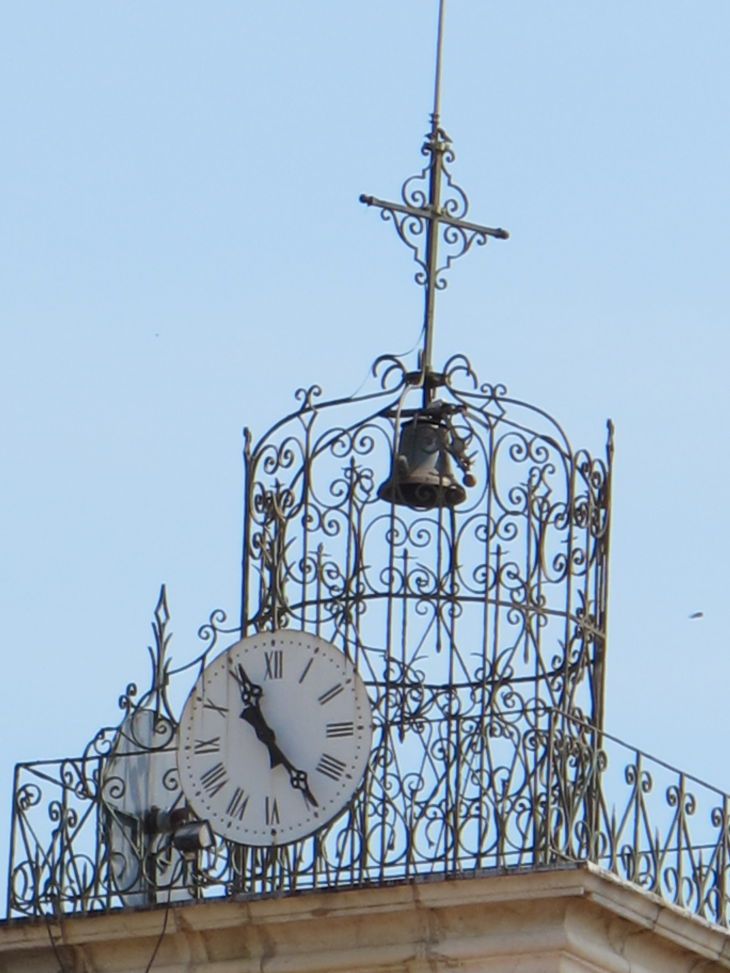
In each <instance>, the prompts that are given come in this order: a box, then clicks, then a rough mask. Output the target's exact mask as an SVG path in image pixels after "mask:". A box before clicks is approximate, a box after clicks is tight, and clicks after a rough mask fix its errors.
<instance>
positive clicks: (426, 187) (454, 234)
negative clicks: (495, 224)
mask: <svg viewBox="0 0 730 973" xmlns="http://www.w3.org/2000/svg"><path fill="white" fill-rule="evenodd" d="M444 5H445V0H440V3H439V18H438V40H437V45H436V81H435V86H434V98H433V112H432V113H431V129H430V131H429V132H428V134H427V135H426V141H425V142H424V143H423V147H422V149H421V153H422V154H423V155H424V156H426V157H427V158H428V163H427V165H426V166H425V167H424V168H423V170H422V171H421V172H420V173H418V175H415V176H411V177H410V178H409V179H406V181H405V182H404V183H403V187H402V189H401V199H402V202H400V203H391V202H387V201H386V200H382V199H378V198H377V197H376V196H366V195H365V194H363V195H362V196H360V202H361V203H365V204H366V205H367V206H376V207H378V209H380V211H381V214H380V215H381V216H382V218H383V219H384V220H392V221H393V225H394V226H395V229H396V231H397V233H398V236H399V237H400V238H401V240H402V241H403V242H404V243H405V244H406V246H408V247H410V249H411V250H412V251H413V259H414V260H415V261H416V263H417V264H418V265H419V268H420V269H419V270H418V271H417V272H416V283H417V284H421V285H422V286H423V287H424V288H425V291H426V295H425V296H426V301H425V314H424V323H423V350H422V354H421V362H420V369H421V376H422V380H423V388H424V404H427V403H428V401H429V400H430V397H431V394H432V390H431V387H430V385H429V383H428V382H427V381H426V375H427V373H429V372H431V371H432V368H431V358H432V349H433V322H434V305H435V302H436V291H440V290H443V289H444V288H445V287H446V284H447V282H446V279H445V277H444V274H445V273H446V271H447V270H448V269H449V268H450V267H451V264H452V263H453V262H454V260H457V259H458V258H459V257H462V256H463V255H464V254H465V253H466V252H467V250H469V249H470V247H471V245H472V244H473V243H474V242H476V244H477V245H478V246H484V244H485V243H486V242H487V238H488V237H490V236H491V237H496V238H497V239H498V240H506V239H507V237H508V236H509V233H507V231H506V230H502V229H492V228H491V227H488V226H481V225H480V224H478V223H470V222H468V221H467V220H466V219H465V218H464V217H465V216H466V214H467V212H468V210H469V200H468V199H467V196H466V193H465V192H464V190H463V189H461V187H460V186H457V184H456V183H455V182H454V181H453V180H452V178H451V174H450V172H449V170H448V169H447V168H446V163H447V162H448V163H451V162H453V161H454V159H455V158H456V156H455V154H454V151H453V149H452V148H451V139H450V138H449V137H448V135H447V134H446V132H444V130H443V129H442V128H441V126H440V101H441V50H442V43H443V23H444ZM424 240H425V245H424ZM439 243H441V244H442V245H443V246H444V247H445V248H447V249H446V254H445V260H444V261H443V263H441V264H440V265H439Z"/></svg>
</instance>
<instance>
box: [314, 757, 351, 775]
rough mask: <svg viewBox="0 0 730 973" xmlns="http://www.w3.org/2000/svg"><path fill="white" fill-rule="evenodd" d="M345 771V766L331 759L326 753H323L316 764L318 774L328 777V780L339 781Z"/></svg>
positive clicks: (339, 761)
mask: <svg viewBox="0 0 730 973" xmlns="http://www.w3.org/2000/svg"><path fill="white" fill-rule="evenodd" d="M346 769H347V764H344V763H343V762H342V761H341V760H338V759H337V758H336V757H331V756H330V755H329V754H328V753H323V754H322V756H321V757H320V758H319V763H318V764H317V770H318V771H319V773H320V774H324V776H325V777H329V778H330V780H340V778H341V777H342V775H343V774H344V772H345V770H346Z"/></svg>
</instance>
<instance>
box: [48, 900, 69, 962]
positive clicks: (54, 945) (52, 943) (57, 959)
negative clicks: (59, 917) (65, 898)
mask: <svg viewBox="0 0 730 973" xmlns="http://www.w3.org/2000/svg"><path fill="white" fill-rule="evenodd" d="M43 918H44V919H45V920H46V929H47V930H48V938H49V939H50V941H51V946H52V947H53V952H54V953H55V955H56V962H57V963H58V968H59V973H67V970H66V967H65V966H64V965H63V960H62V959H61V954H60V953H59V952H58V947H57V946H56V940H55V939H54V938H53V933H52V932H51V920H50V918H49V917H48V913H47V912H44V913H43Z"/></svg>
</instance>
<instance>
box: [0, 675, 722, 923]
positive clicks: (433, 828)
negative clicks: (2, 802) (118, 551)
mask: <svg viewBox="0 0 730 973" xmlns="http://www.w3.org/2000/svg"><path fill="white" fill-rule="evenodd" d="M431 692H432V700H431V704H432V705H433V707H435V708H437V709H438V710H439V712H440V713H441V715H440V716H439V717H438V718H434V719H432V720H430V721H429V720H427V719H426V718H425V717H424V721H423V724H422V725H421V726H420V727H419V728H417V729H416V730H415V731H414V732H417V733H419V734H425V735H427V736H428V739H429V743H430V746H428V747H426V748H425V750H426V751H427V752H431V753H432V757H431V758H429V759H430V760H431V761H432V766H431V768H430V769H429V768H427V767H425V766H424V767H422V768H421V772H420V775H419V774H414V776H413V778H412V779H410V780H408V781H405V782H404V786H399V787H398V788H397V789H395V790H394V789H393V787H392V785H393V783H394V781H395V779H396V776H395V768H390V771H389V770H388V769H386V772H385V774H384V773H383V769H382V767H381V764H380V759H381V757H382V749H379V748H378V746H377V745H376V747H375V749H374V752H373V758H372V761H371V764H370V767H369V769H368V772H367V774H366V779H365V782H364V786H363V788H362V789H361V791H360V793H359V794H358V796H357V797H356V798H355V800H354V801H353V802H352V805H351V806H350V807H349V808H348V809H347V811H346V812H345V813H344V814H343V815H341V816H340V817H339V818H338V819H337V820H336V821H334V822H333V823H332V824H330V826H329V827H328V828H327V829H326V830H325V831H324V832H323V833H320V834H319V835H317V836H315V837H313V838H309V839H306V840H304V841H301V842H297V843H296V844H293V845H287V846H283V847H281V848H278V849H256V848H247V847H243V846H238V845H234V844H232V843H229V842H226V841H223V840H218V842H217V844H216V846H215V847H214V848H212V849H211V850H209V851H206V852H201V853H199V854H198V855H196V856H193V857H190V856H186V855H184V854H182V853H180V852H178V851H177V850H176V849H175V848H174V846H173V844H172V842H171V840H170V836H169V835H167V836H165V835H151V834H149V833H147V831H146V829H145V826H144V821H143V820H142V819H141V818H135V817H134V815H131V814H129V813H127V812H126V811H125V806H124V798H123V795H122V794H121V791H120V782H124V783H126V784H127V785H129V781H130V780H132V779H134V778H135V776H138V777H141V778H144V779H145V780H146V781H147V782H149V779H150V777H154V778H155V779H156V780H157V781H158V785H157V786H158V789H160V790H161V791H164V789H165V788H168V789H169V794H170V802H169V804H170V806H172V807H174V806H176V805H178V804H179V803H180V802H181V801H182V797H181V795H180V792H179V788H178V783H177V780H176V776H175V773H174V770H172V769H171V768H174V766H175V751H174V733H172V734H171V732H170V731H171V730H172V729H173V728H172V727H171V726H169V725H168V724H167V723H166V722H165V720H164V718H161V719H160V722H159V723H158V724H157V726H156V727H155V726H154V717H153V716H149V718H148V717H144V718H142V722H145V721H146V720H147V719H149V727H152V728H153V730H154V733H156V734H157V735H159V740H160V746H159V748H157V749H149V748H147V749H144V750H139V749H138V750H134V749H133V748H132V747H131V746H129V745H127V746H123V747H119V746H117V748H116V751H115V752H114V753H111V752H110V754H109V755H106V756H103V755H96V756H93V757H92V756H90V755H89V754H87V755H85V756H84V757H81V758H79V759H78V760H63V761H43V762H37V763H32V764H20V765H19V766H18V767H17V769H16V778H15V792H14V802H13V810H14V814H13V846H12V849H11V865H10V885H9V897H8V903H9V914H10V915H11V916H38V915H42V914H47V913H59V912H60V913H70V912H71V913H84V912H91V911H99V910H102V911H103V910H108V909H112V908H118V907H124V906H138V905H142V904H153V903H156V902H167V901H170V900H172V901H176V900H183V899H191V898H203V897H209V896H226V895H236V894H266V893H271V892H290V891H294V890H306V889H315V888H328V889H332V888H344V887H352V886H353V885H365V884H367V885H378V884H381V883H383V882H386V881H394V880H407V879H409V878H413V877H416V876H418V875H423V874H441V875H443V876H457V875H458V876H466V875H469V874H474V873H477V872H480V873H483V872H484V870H489V869H509V868H512V867H517V866H519V867H522V868H525V867H527V868H529V867H537V866H540V867H545V866H546V865H548V866H549V865H550V864H551V863H557V862H560V861H565V860H570V861H590V862H593V863H595V864H596V865H598V866H600V867H602V868H604V869H606V870H607V871H609V872H611V873H613V874H615V875H618V876H619V877H621V878H622V879H624V880H626V881H628V882H630V883H632V884H634V885H636V886H638V887H639V888H641V889H643V890H645V891H646V892H649V893H653V894H654V895H657V896H659V898H661V899H662V900H663V901H665V902H668V903H671V904H672V905H676V906H680V907H682V908H684V909H688V910H690V911H691V912H693V913H694V914H696V915H698V916H702V917H703V918H704V919H706V920H709V921H710V922H712V923H715V924H718V925H720V926H727V925H728V921H729V919H730V908H729V899H728V888H729V887H730V875H729V874H728V872H729V864H728V863H729V862H730V829H729V827H728V824H729V822H730V797H729V796H728V795H727V794H724V793H723V792H721V791H719V790H718V789H717V788H714V787H711V786H710V785H708V784H705V783H703V782H702V781H700V780H698V779H697V778H695V777H692V776H691V775H689V774H685V773H682V772H681V771H679V770H676V769H675V768H673V767H670V766H669V765H668V764H666V763H664V762H663V761H660V760H657V759H655V758H653V757H650V756H649V755H647V754H645V753H643V752H641V751H640V750H637V749H636V748H633V747H629V746H627V745H626V744H625V743H622V742H621V741H620V740H618V739H616V738H615V737H612V736H610V735H609V734H606V733H602V732H600V731H598V730H597V729H596V728H595V727H594V726H592V725H590V724H588V723H585V722H583V721H580V720H576V719H574V718H571V717H569V716H567V715H566V714H565V713H562V712H560V711H557V710H553V711H551V712H550V713H549V714H548V717H549V719H548V728H547V730H546V731H542V730H540V731H537V732H536V733H534V734H528V735H527V736H524V737H523V736H521V735H520V733H519V731H518V729H517V727H516V726H513V727H510V726H508V725H506V724H504V723H503V722H502V723H500V724H490V723H488V722H487V723H476V722H474V721H473V718H472V717H471V716H470V715H469V714H468V713H461V714H459V715H457V716H445V715H444V714H443V708H442V707H441V705H440V699H441V694H440V691H438V690H436V689H435V687H434V688H432V690H431ZM441 701H442V700H441ZM141 713H148V714H149V713H151V711H150V710H139V711H138V713H137V717H138V718H140V714H141ZM448 722H451V723H452V724H455V726H452V731H455V732H452V733H451V738H452V739H456V740H458V741H460V744H459V746H458V747H457V749H456V751H455V752H453V753H451V754H447V753H446V752H445V751H444V749H443V748H444V747H445V746H446V741H447V739H448V737H449V734H446V736H445V735H444V734H445V730H446V724H447V723H448ZM381 739H382V733H381ZM127 741H128V744H129V738H127ZM440 762H441V763H442V764H443V765H444V766H446V765H448V766H449V767H450V773H449V774H448V775H447V779H446V780H445V781H443V782H442V783H440V784H438V783H436V782H435V778H434V777H433V775H434V774H436V773H437V772H438V769H439V763H440ZM124 765H126V769H125V766H124Z"/></svg>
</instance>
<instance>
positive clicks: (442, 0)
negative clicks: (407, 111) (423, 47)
mask: <svg viewBox="0 0 730 973" xmlns="http://www.w3.org/2000/svg"><path fill="white" fill-rule="evenodd" d="M445 8H446V0H439V19H438V28H437V31H436V80H435V82H434V86H433V115H432V116H431V117H432V118H435V119H436V120H438V117H439V112H440V111H441V51H442V50H443V46H444V10H445Z"/></svg>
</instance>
